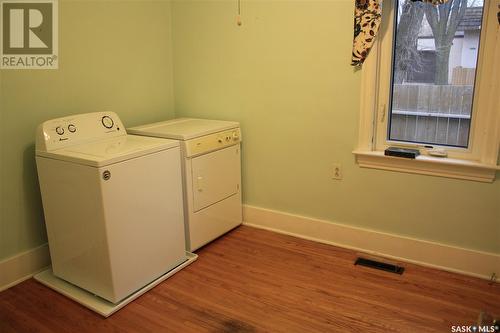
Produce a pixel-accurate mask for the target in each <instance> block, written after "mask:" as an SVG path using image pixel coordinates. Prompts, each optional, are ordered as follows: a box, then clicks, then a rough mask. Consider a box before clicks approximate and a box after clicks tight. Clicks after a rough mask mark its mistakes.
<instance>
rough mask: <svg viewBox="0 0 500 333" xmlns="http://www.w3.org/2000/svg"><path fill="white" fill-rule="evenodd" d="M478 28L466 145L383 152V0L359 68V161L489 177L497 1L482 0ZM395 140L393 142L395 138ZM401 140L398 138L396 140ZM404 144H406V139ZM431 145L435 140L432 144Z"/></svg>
mask: <svg viewBox="0 0 500 333" xmlns="http://www.w3.org/2000/svg"><path fill="white" fill-rule="evenodd" d="M484 3H485V8H484V19H483V23H484V24H483V32H482V34H481V48H480V50H479V52H480V54H479V61H478V70H477V71H478V72H477V80H476V89H475V92H474V105H473V111H472V114H473V116H472V122H471V129H470V139H469V145H468V148H453V147H451V148H450V147H443V148H445V149H446V151H447V153H448V157H445V158H441V157H432V156H429V155H428V154H427V153H426V150H425V149H420V151H421V155H420V156H418V157H417V158H416V159H403V158H395V157H389V156H385V155H384V149H385V148H387V147H388V146H389V145H391V146H393V145H395V143H394V142H388V140H387V132H388V131H387V126H388V121H387V118H388V117H389V115H388V114H387V113H388V112H389V110H388V109H387V108H388V106H389V105H390V103H389V98H390V86H391V70H392V69H391V67H392V48H393V30H394V29H393V22H394V16H393V15H394V1H384V9H383V14H382V15H383V20H382V25H381V28H380V32H379V35H378V37H377V38H378V39H377V41H376V43H375V45H374V47H373V49H372V50H371V53H370V55H369V57H368V58H367V59H366V61H365V63H364V65H363V69H362V74H361V76H362V83H361V104H360V108H361V111H360V127H359V138H358V147H357V148H356V150H355V151H354V152H353V153H354V154H355V156H356V160H357V162H358V164H359V165H360V166H361V167H367V168H375V169H383V170H392V171H401V172H409V173H418V174H425V175H433V176H441V177H450V178H458V179H466V180H474V181H481V182H493V181H494V179H495V175H496V172H497V171H498V170H500V167H499V166H498V165H497V164H498V154H499V149H500V143H499V142H500V61H499V59H500V26H499V24H498V20H497V17H496V15H497V10H496V6H497V1H496V0H485V2H484ZM396 144H397V143H396ZM397 145H401V144H397ZM404 146H407V147H411V146H412V145H411V144H410V143H404ZM434 146H435V145H434Z"/></svg>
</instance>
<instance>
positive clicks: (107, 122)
mask: <svg viewBox="0 0 500 333" xmlns="http://www.w3.org/2000/svg"><path fill="white" fill-rule="evenodd" d="M101 122H102V126H104V127H106V128H113V126H114V125H115V122H114V121H113V119H111V117H110V116H104V117H102V120H101Z"/></svg>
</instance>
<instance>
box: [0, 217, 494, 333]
mask: <svg viewBox="0 0 500 333" xmlns="http://www.w3.org/2000/svg"><path fill="white" fill-rule="evenodd" d="M198 254H199V256H200V257H199V259H198V260H197V261H196V262H195V263H193V264H192V265H190V266H188V267H187V268H185V269H184V270H182V271H180V272H179V273H177V274H176V275H174V276H173V277H172V278H170V279H168V280H167V281H165V282H163V283H162V284H160V285H159V286H157V287H156V288H154V289H153V290H151V291H150V292H148V293H147V294H145V295H143V296H141V297H140V298H139V299H137V300H136V301H134V302H133V303H131V304H129V305H128V306H126V307H125V308H124V309H122V310H120V311H118V312H117V313H116V314H114V315H113V316H111V317H110V318H108V319H103V318H101V317H100V316H99V315H97V314H95V313H93V312H91V311H89V310H87V309H85V308H83V307H81V306H80V305H78V304H77V303H74V302H73V301H71V300H69V299H67V298H65V297H64V296H61V295H59V294H57V293H56V292H54V291H52V290H50V289H48V288H46V287H44V286H42V285H41V284H39V283H38V282H36V281H34V280H33V279H30V280H27V281H25V282H23V283H21V284H19V285H17V286H15V287H13V288H11V289H8V290H6V291H4V292H2V293H0V332H1V333H6V332H182V333H184V332H262V331H268V332H450V331H451V325H458V324H464V325H465V324H474V323H475V322H476V319H477V316H478V313H479V311H480V310H481V309H483V310H487V311H489V312H493V313H497V314H500V284H498V283H497V284H489V283H488V281H483V280H479V279H475V278H469V277H465V276H461V275H456V274H452V273H447V272H443V271H438V270H433V269H429V268H423V267H419V266H415V265H410V264H405V268H406V271H405V273H404V274H403V275H402V276H400V275H396V274H392V273H386V272H383V271H377V270H372V269H369V268H366V267H359V266H354V265H353V261H354V259H355V258H356V253H354V252H353V251H350V250H345V249H341V248H336V247H333V246H329V245H323V244H318V243H314V242H311V241H306V240H302V239H297V238H293V237H290V236H284V235H280V234H276V233H272V232H268V231H263V230H258V229H253V228H250V227H245V226H243V227H240V228H238V229H236V230H234V231H233V232H231V233H229V234H228V235H226V236H224V237H223V238H221V239H219V240H217V241H215V242H213V243H212V244H210V245H208V246H206V247H205V248H203V249H202V250H200V251H199V252H198Z"/></svg>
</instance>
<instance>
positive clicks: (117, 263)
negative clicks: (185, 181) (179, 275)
mask: <svg viewBox="0 0 500 333" xmlns="http://www.w3.org/2000/svg"><path fill="white" fill-rule="evenodd" d="M36 164H37V169H38V177H39V181H40V189H41V193H42V201H43V210H44V215H45V224H46V228H47V236H48V241H49V250H50V257H51V261H52V271H53V274H54V275H55V276H56V277H57V278H60V279H63V280H65V281H67V282H69V283H70V284H72V285H75V286H77V287H79V288H82V289H84V290H86V291H87V292H89V293H90V294H93V295H97V296H99V297H101V298H103V299H105V300H107V301H109V302H112V303H118V302H120V301H122V300H123V299H125V298H127V297H128V296H129V295H131V294H133V293H134V292H136V291H137V290H139V289H141V288H143V287H144V286H145V285H147V284H148V283H150V282H151V281H153V280H155V279H157V278H158V277H160V276H162V275H163V274H165V273H166V272H168V271H170V270H172V269H173V268H175V267H176V266H178V265H180V264H181V263H183V262H184V261H186V252H185V235H184V218H183V203H182V200H183V198H182V179H181V161H180V147H179V142H178V141H175V140H165V139H158V138H149V137H140V136H135V135H127V132H126V130H125V127H124V126H123V124H122V122H121V121H120V119H119V117H118V116H117V115H116V114H115V113H112V112H97V113H89V114H82V115H75V116H70V117H65V118H59V119H54V120H49V121H46V122H44V123H43V124H41V125H40V126H39V127H38V129H37V137H36ZM85 297H86V296H85ZM75 299H76V298H75Z"/></svg>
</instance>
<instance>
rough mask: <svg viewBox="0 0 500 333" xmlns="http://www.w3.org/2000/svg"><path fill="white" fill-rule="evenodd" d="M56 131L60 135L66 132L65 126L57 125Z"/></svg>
mask: <svg viewBox="0 0 500 333" xmlns="http://www.w3.org/2000/svg"><path fill="white" fill-rule="evenodd" d="M56 133H57V134H59V135H63V134H64V128H62V127H61V126H57V127H56Z"/></svg>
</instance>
